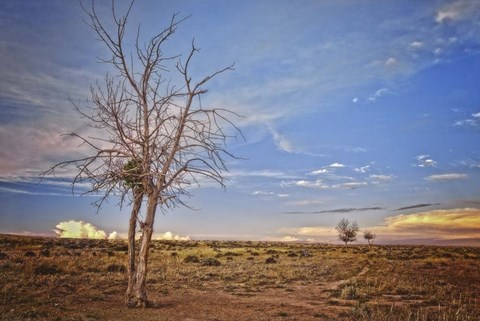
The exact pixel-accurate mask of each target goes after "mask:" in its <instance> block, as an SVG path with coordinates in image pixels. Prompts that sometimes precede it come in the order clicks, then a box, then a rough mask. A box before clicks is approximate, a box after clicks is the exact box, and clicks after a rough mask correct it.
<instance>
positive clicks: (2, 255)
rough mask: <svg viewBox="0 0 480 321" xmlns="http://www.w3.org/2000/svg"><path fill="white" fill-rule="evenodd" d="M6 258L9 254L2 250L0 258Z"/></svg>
mask: <svg viewBox="0 0 480 321" xmlns="http://www.w3.org/2000/svg"><path fill="white" fill-rule="evenodd" d="M6 258H8V254H7V253H3V252H0V260H3V259H6Z"/></svg>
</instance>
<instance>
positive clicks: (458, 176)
mask: <svg viewBox="0 0 480 321" xmlns="http://www.w3.org/2000/svg"><path fill="white" fill-rule="evenodd" d="M467 178H468V175H467V174H462V173H447V174H438V175H430V176H427V177H425V179H426V180H427V181H434V182H442V181H453V180H462V179H467Z"/></svg>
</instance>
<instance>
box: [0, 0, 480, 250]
mask: <svg viewBox="0 0 480 321" xmlns="http://www.w3.org/2000/svg"><path fill="white" fill-rule="evenodd" d="M118 2H119V3H118V6H117V10H118V11H119V12H121V11H122V9H124V8H125V7H124V5H123V4H124V3H125V2H123V4H122V1H118ZM110 6H111V2H110V1H96V8H97V12H98V14H99V15H100V17H101V18H102V19H104V21H106V24H107V25H108V22H109V21H110V22H111V11H110V8H111V7H110ZM174 13H179V15H180V17H188V19H186V20H185V21H184V22H183V23H181V25H180V26H179V29H178V31H177V32H176V33H175V34H174V36H173V38H172V39H171V40H170V41H169V42H168V43H167V45H166V47H165V52H167V53H171V54H172V55H176V54H183V55H186V54H187V53H188V50H189V48H190V45H191V42H192V40H193V39H194V41H195V44H196V45H197V46H198V47H200V48H201V51H200V52H199V53H198V54H197V55H196V56H195V58H194V61H193V62H192V64H193V66H192V68H193V69H192V72H193V74H194V76H197V77H198V78H200V77H201V76H202V75H207V74H210V73H211V72H213V71H215V70H218V69H221V68H223V67H226V66H229V65H230V64H232V63H234V64H235V70H234V71H231V72H228V73H223V74H221V75H220V76H219V77H217V78H215V79H214V80H212V81H211V82H209V86H208V89H209V92H208V93H207V94H206V95H205V96H204V97H203V100H202V103H203V104H204V105H209V106H213V107H222V108H228V109H230V110H232V111H234V112H236V113H238V114H240V115H242V116H243V117H241V118H238V119H234V121H235V123H236V124H237V125H238V127H239V128H240V129H241V130H242V132H243V134H244V136H245V140H242V139H231V140H229V141H228V150H229V151H230V152H232V153H233V154H234V155H236V156H238V157H239V159H227V165H228V168H229V171H228V172H226V173H224V174H225V176H226V177H227V178H228V181H227V182H226V185H227V187H226V189H225V190H224V189H222V188H219V187H218V186H216V185H215V184H214V183H213V182H205V183H203V184H202V186H201V187H199V188H194V189H192V191H191V193H192V194H193V196H192V197H191V198H190V199H188V200H186V201H187V203H188V204H189V206H190V207H192V208H193V209H190V208H185V207H180V208H175V209H174V210H167V211H165V212H163V213H162V212H160V211H159V212H158V213H157V218H156V223H155V233H156V234H155V235H156V236H155V237H156V238H167V239H172V238H173V239H222V240H263V241H267V240H270V241H311V242H330V243H336V242H338V240H337V238H336V232H335V230H334V227H335V225H336V224H337V222H338V221H339V220H340V219H342V218H347V219H349V220H351V221H356V222H357V223H358V224H359V225H360V227H361V229H362V230H363V229H369V230H371V231H373V232H374V233H375V234H376V235H377V240H376V241H377V242H378V243H405V244H409V243H415V244H439V245H445V244H462V245H480V193H479V192H480V1H477V0H457V1H435V0H432V1H413V0H411V1H393V0H392V1H366V0H365V1H353V0H344V1H308V0H305V1H299V2H293V1H281V0H280V1H273V0H271V1H267V0H260V1H215V0H205V1H147V0H138V1H136V3H135V5H134V7H133V10H132V13H131V16H130V19H129V25H128V26H129V29H128V32H127V34H126V38H127V39H128V41H127V46H128V45H129V44H130V45H131V44H132V43H133V41H134V39H135V33H136V31H137V27H138V26H139V25H140V31H141V39H143V40H144V41H146V39H148V37H149V36H152V35H153V34H154V33H155V31H159V30H162V29H163V28H164V27H165V26H166V24H167V23H168V21H169V20H170V18H171V17H172V15H173V14H174ZM85 18H86V16H85V13H84V12H83V11H82V9H81V7H80V5H79V4H78V2H77V1H63V0H57V1H56V0H46V1H2V2H1V3H0V34H1V37H0V47H1V50H0V64H1V65H0V67H1V73H0V233H14V234H25V235H45V236H55V235H58V236H65V237H75V236H82V237H96V238H107V237H110V238H117V237H124V236H125V235H126V233H127V226H128V219H129V208H128V206H127V207H124V208H122V209H120V208H119V207H118V206H117V203H118V200H117V199H115V197H112V198H111V199H110V200H109V202H108V203H107V204H105V205H104V206H103V208H102V209H101V210H100V211H99V212H98V213H97V212H96V209H95V208H94V207H93V206H92V205H91V203H92V202H93V201H95V200H96V197H97V196H95V195H93V196H92V195H90V196H89V195H86V196H82V195H81V194H82V191H84V188H86V187H85V186H79V187H78V189H76V190H75V191H74V193H72V189H71V186H70V184H69V180H68V177H71V175H72V173H73V171H72V170H69V171H65V172H62V173H59V174H58V175H57V176H58V177H57V178H56V179H53V178H48V179H45V180H43V181H40V180H39V174H40V173H42V172H43V171H45V170H47V169H48V168H50V167H51V166H53V165H54V164H55V163H57V162H60V161H64V160H69V159H72V158H75V157H78V156H81V155H83V154H82V149H81V148H78V145H79V142H78V141H74V140H72V139H69V138H68V137H65V136H62V134H66V133H70V132H72V131H76V130H79V129H80V128H82V126H83V123H82V121H83V120H82V119H80V117H79V115H78V114H76V113H75V111H74V108H73V106H72V104H71V103H70V102H69V97H70V98H72V99H73V100H75V101H85V100H86V99H88V98H89V94H90V85H91V84H95V82H96V81H97V80H100V81H101V80H102V78H103V77H104V76H105V74H106V73H107V72H112V70H111V69H109V66H108V65H105V64H99V63H98V61H99V59H98V58H99V57H100V58H102V57H105V56H106V55H107V52H106V48H105V47H104V46H102V43H101V42H99V41H97V40H96V38H95V34H94V33H93V31H92V30H91V29H89V27H88V26H87V25H86V24H85V23H84V22H83V20H84V19H85ZM127 48H128V47H127ZM130 48H131V47H130ZM173 72H174V71H173V70H172V71H171V72H168V73H167V75H170V74H173ZM172 77H173V76H172ZM62 176H63V179H60V178H62ZM357 243H360V244H361V243H365V240H363V238H362V237H361V235H359V237H358V241H357Z"/></svg>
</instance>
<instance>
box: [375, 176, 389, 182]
mask: <svg viewBox="0 0 480 321" xmlns="http://www.w3.org/2000/svg"><path fill="white" fill-rule="evenodd" d="M370 178H371V179H373V180H376V181H382V182H388V181H391V180H392V176H390V175H370Z"/></svg>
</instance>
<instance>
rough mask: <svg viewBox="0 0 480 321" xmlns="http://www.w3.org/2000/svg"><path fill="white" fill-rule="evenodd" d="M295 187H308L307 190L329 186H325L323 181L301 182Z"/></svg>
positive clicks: (297, 182) (296, 183) (295, 183)
mask: <svg viewBox="0 0 480 321" xmlns="http://www.w3.org/2000/svg"><path fill="white" fill-rule="evenodd" d="M294 185H296V186H300V187H307V188H320V189H322V188H328V187H329V186H328V185H325V184H324V183H323V182H322V181H321V180H316V181H306V180H299V181H296V182H294Z"/></svg>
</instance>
